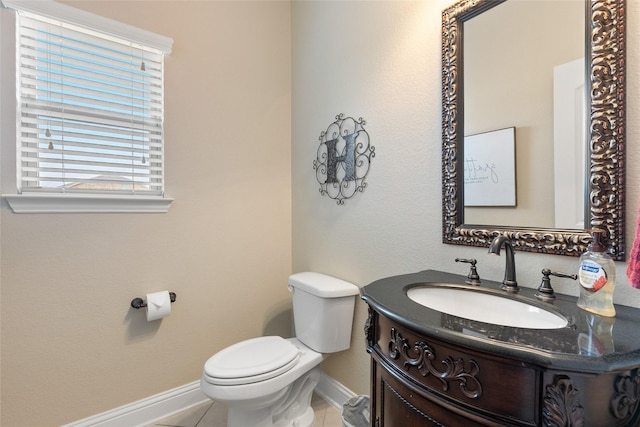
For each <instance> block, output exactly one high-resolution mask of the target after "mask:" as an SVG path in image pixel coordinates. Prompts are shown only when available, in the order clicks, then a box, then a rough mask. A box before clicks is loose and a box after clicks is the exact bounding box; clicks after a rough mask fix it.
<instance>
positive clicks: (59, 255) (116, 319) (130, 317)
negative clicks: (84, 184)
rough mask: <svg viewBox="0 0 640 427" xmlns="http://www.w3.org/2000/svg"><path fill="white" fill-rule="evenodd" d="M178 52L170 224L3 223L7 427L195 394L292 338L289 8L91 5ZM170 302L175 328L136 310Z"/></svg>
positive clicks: (8, 138) (7, 165)
mask: <svg viewBox="0 0 640 427" xmlns="http://www.w3.org/2000/svg"><path fill="white" fill-rule="evenodd" d="M72 4H73V5H74V6H76V7H80V8H82V9H86V10H88V11H91V12H94V13H97V14H100V15H103V16H106V17H108V18H113V19H116V20H120V21H123V22H126V23H129V24H132V25H136V26H139V27H142V28H144V29H147V30H150V31H154V32H157V33H160V34H163V35H166V36H169V37H172V38H173V39H174V46H173V52H172V54H171V56H169V57H168V58H167V59H166V127H165V129H166V183H167V185H166V187H167V188H166V189H167V195H168V196H169V197H173V198H174V199H175V201H174V203H173V205H172V206H171V209H170V210H169V213H167V214H155V215H144V214H119V215H113V214H94V215H89V214H87V215H84V214H72V215H34V214H22V215H17V214H13V213H12V212H11V210H10V208H9V207H8V206H7V204H6V202H5V201H2V206H1V209H0V221H1V222H0V224H1V227H0V235H1V240H0V249H1V250H2V258H1V260H0V261H1V262H0V270H1V274H0V279H1V281H2V290H1V291H2V294H1V298H0V306H1V310H2V318H1V322H0V323H1V327H2V353H1V355H0V356H1V357H0V358H1V367H2V378H1V381H2V401H1V406H2V419H1V420H0V424H1V425H3V426H16V427H18V426H38V427H44V426H57V425H61V424H64V423H67V422H71V421H75V420H79V419H82V418H84V417H87V416H90V415H94V414H98V413H101V412H103V411H106V410H109V409H112V408H115V407H118V406H121V405H124V404H128V403H131V402H134V401H136V400H139V399H142V398H146V397H149V396H152V395H154V394H157V393H161V392H165V391H167V390H170V389H173V388H175V387H178V386H182V385H184V384H187V383H190V382H192V381H196V380H198V379H199V378H200V375H201V374H202V368H203V366H204V362H205V361H206V360H207V358H208V357H210V356H211V355H212V354H213V353H214V352H215V351H217V350H219V349H221V348H223V347H224V346H227V345H229V344H231V343H233V342H236V341H238V340H241V339H245V338H249V337H252V336H257V335H262V334H263V333H271V334H284V335H287V334H289V331H290V316H289V312H290V296H289V292H288V291H287V277H288V275H289V274H290V272H291V166H290V164H291V156H290V151H291V139H290V129H291V123H290V117H291V111H290V102H291V62H290V5H289V3H288V2H262V1H258V2H195V1H193V2H181V1H168V2H144V1H88V2H77V3H72ZM0 15H1V16H0V18H1V19H2V21H0V22H1V28H0V31H2V33H1V35H0V41H1V43H2V50H1V52H2V56H1V60H0V72H1V76H2V86H1V96H2V103H1V105H2V116H1V123H0V129H2V133H1V141H0V142H1V152H0V158H1V161H2V176H1V178H2V182H1V184H2V185H1V186H2V192H3V193H6V192H11V191H15V187H14V186H13V185H14V182H15V165H14V161H15V160H14V159H15V156H14V155H13V154H12V153H13V152H14V148H13V144H14V138H15V132H14V131H13V130H14V129H15V115H14V114H15V112H14V111H15V110H14V105H15V91H14V84H13V75H14V71H13V61H12V57H11V53H10V52H9V51H10V50H11V43H10V40H9V39H11V38H12V30H11V28H9V27H10V24H11V21H12V19H11V18H12V15H11V12H9V11H7V10H0ZM162 289H170V290H173V291H175V292H176V293H177V297H178V300H177V301H176V303H175V304H174V305H173V309H172V313H171V315H170V316H169V317H167V318H166V319H163V320H162V321H157V322H151V323H148V322H146V321H145V320H144V312H143V311H135V310H133V309H131V308H130V306H129V304H130V302H131V300H132V299H133V298H134V297H137V296H144V294H145V293H147V292H153V291H157V290H162Z"/></svg>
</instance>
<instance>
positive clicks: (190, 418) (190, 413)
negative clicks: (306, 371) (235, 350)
mask: <svg viewBox="0 0 640 427" xmlns="http://www.w3.org/2000/svg"><path fill="white" fill-rule="evenodd" d="M311 404H312V406H313V410H314V411H315V413H316V422H315V424H314V427H342V417H341V416H340V411H339V410H338V409H336V408H335V407H333V406H331V405H329V404H328V403H327V402H326V401H325V400H324V399H322V398H321V397H318V396H317V395H315V394H314V395H313V400H312V401H311ZM226 425H227V408H226V406H225V405H224V403H217V402H206V403H203V404H202V405H198V406H196V407H194V408H191V409H188V410H186V411H184V412H181V413H179V414H176V415H173V416H171V417H169V418H165V419H164V420H160V421H156V422H155V423H154V424H151V425H150V426H148V427H226Z"/></svg>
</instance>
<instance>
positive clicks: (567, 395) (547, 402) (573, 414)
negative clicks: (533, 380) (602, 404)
mask: <svg viewBox="0 0 640 427" xmlns="http://www.w3.org/2000/svg"><path fill="white" fill-rule="evenodd" d="M543 400H544V405H543V408H542V418H543V421H544V425H545V427H584V426H585V424H584V408H583V407H582V405H580V394H579V392H578V390H577V389H576V388H575V387H574V386H573V383H572V382H571V379H570V378H569V377H567V376H566V375H556V377H555V381H554V383H553V384H551V385H548V386H547V387H546V393H545V395H544V399H543Z"/></svg>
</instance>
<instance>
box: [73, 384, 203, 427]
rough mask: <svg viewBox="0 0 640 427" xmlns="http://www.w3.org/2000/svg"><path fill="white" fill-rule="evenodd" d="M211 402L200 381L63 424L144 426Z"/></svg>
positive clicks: (89, 426)
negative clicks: (203, 391)
mask: <svg viewBox="0 0 640 427" xmlns="http://www.w3.org/2000/svg"><path fill="white" fill-rule="evenodd" d="M207 401H209V398H208V397H207V396H205V395H204V394H203V393H202V391H200V380H198V381H194V382H192V383H189V384H186V385H183V386H181V387H177V388H174V389H172V390H169V391H165V392H164V393H160V394H156V395H155V396H151V397H147V398H146V399H142V400H138V401H137V402H133V403H130V404H128V405H124V406H121V407H119V408H115V409H112V410H110V411H107V412H103V413H101V414H98V415H93V416H91V417H88V418H85V419H82V420H79V421H75V422H72V423H71V424H66V425H64V426H62V427H122V426H131V427H142V426H147V425H149V424H151V423H153V422H154V421H157V420H161V419H163V418H166V417H169V416H171V415H173V414H175V413H177V412H180V411H184V410H185V409H189V408H191V407H193V406H196V405H199V404H201V403H204V402H207Z"/></svg>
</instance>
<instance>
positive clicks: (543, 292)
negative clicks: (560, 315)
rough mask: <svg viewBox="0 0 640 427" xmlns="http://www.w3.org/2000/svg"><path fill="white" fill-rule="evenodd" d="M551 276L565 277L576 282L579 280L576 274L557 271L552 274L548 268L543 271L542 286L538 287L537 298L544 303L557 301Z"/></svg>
mask: <svg viewBox="0 0 640 427" xmlns="http://www.w3.org/2000/svg"><path fill="white" fill-rule="evenodd" d="M551 276H556V277H564V278H567V279H573V280H576V279H577V278H578V276H577V275H576V274H566V273H559V272H557V271H553V272H552V271H551V270H549V269H548V268H545V269H543V270H542V282H541V283H540V286H539V287H538V290H537V291H536V293H535V296H536V298H538V299H539V300H542V301H544V302H552V301H553V300H555V299H556V295H555V292H554V291H553V288H552V287H551Z"/></svg>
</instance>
